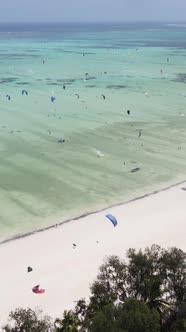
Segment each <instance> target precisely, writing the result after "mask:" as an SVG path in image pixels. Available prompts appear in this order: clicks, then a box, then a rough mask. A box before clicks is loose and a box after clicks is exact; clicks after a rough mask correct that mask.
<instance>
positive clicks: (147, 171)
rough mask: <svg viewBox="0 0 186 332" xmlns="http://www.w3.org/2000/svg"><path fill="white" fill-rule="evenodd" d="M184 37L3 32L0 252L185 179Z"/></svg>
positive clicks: (133, 28) (163, 28) (88, 29)
mask: <svg viewBox="0 0 186 332" xmlns="http://www.w3.org/2000/svg"><path fill="white" fill-rule="evenodd" d="M185 37H186V28H185V27H184V26H179V25H176V26H171V25H167V24H163V23H162V24H151V25H150V24H103V25H94V24H89V25H85V24H84V25H81V24H79V25H70V24H66V25H34V26H32V25H0V73H1V74H0V87H1V90H0V100H1V107H0V156H1V163H0V202H1V209H0V241H2V240H4V239H6V238H9V237H12V236H16V235H18V234H23V233H25V232H29V231H33V230H36V229H39V228H42V227H46V226H48V225H52V224H55V223H57V222H61V221H63V220H65V219H70V218H72V217H75V216H77V215H79V214H81V213H87V212H90V211H92V210H96V209H99V208H103V207H106V206H108V205H111V204H116V203H119V202H122V201H125V200H127V199H129V198H134V197H137V196H138V195H141V194H143V193H146V192H148V191H152V190H157V189H160V188H163V186H164V185H165V184H167V183H169V184H170V183H174V182H176V181H181V180H184V179H185V176H186V168H185V166H186V161H185V155H186V154H185V153H186V140H185V139H186V131H185V129H186V111H185V106H186V89H185V83H186V71H185V66H186V51H185ZM167 58H168V59H167ZM43 60H45V63H44V64H43ZM64 85H65V89H63V86H64ZM23 89H25V90H27V91H28V96H26V95H22V94H21V92H22V90H23ZM76 94H78V95H79V98H78V96H77V95H76ZM6 95H10V97H11V99H10V100H8V99H7V98H6ZM52 95H53V96H55V97H56V101H55V102H54V103H52V102H51V101H50V97H51V96H52ZM102 95H104V96H105V99H104V98H103V96H102ZM127 110H130V111H131V113H130V114H129V115H128V114H127ZM139 129H140V130H141V136H140V137H138V136H139ZM59 139H65V142H64V143H58V140H59ZM100 156H101V157H100ZM134 168H138V169H139V170H138V171H136V172H131V170H132V169H134Z"/></svg>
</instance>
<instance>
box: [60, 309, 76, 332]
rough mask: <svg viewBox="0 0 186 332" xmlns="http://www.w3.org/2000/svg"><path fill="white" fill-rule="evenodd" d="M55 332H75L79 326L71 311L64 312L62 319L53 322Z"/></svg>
mask: <svg viewBox="0 0 186 332" xmlns="http://www.w3.org/2000/svg"><path fill="white" fill-rule="evenodd" d="M54 325H55V332H77V331H78V328H79V326H80V321H79V318H78V316H77V315H76V314H75V313H74V312H73V311H71V310H70V311H66V310H65V311H64V314H63V318H62V319H59V318H58V319H56V320H55V323H54Z"/></svg>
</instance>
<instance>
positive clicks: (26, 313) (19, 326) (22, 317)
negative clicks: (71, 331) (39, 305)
mask: <svg viewBox="0 0 186 332" xmlns="http://www.w3.org/2000/svg"><path fill="white" fill-rule="evenodd" d="M41 314H42V312H41V311H39V310H37V311H33V310H32V309H30V308H28V309H22V308H17V309H16V310H15V311H11V313H10V315H9V321H10V322H11V324H10V325H9V324H8V325H6V326H4V327H3V331H5V332H51V331H52V324H51V320H50V317H48V316H44V317H42V315H41Z"/></svg>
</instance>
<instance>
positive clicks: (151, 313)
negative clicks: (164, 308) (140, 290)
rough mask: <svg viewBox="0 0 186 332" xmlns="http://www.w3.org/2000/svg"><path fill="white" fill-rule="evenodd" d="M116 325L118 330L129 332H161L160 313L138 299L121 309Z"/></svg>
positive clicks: (126, 303)
mask: <svg viewBox="0 0 186 332" xmlns="http://www.w3.org/2000/svg"><path fill="white" fill-rule="evenodd" d="M116 325H117V327H118V329H122V331H127V332H160V319H159V314H158V312H157V311H156V310H155V309H152V310H151V309H150V308H149V307H148V306H147V305H146V304H145V303H142V302H139V301H138V300H136V299H129V300H127V301H126V302H125V304H124V305H123V307H122V309H120V314H119V317H118V319H117V321H116ZM116 330H117V329H116Z"/></svg>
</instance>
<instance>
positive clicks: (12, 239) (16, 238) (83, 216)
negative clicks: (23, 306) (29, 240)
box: [0, 180, 186, 246]
mask: <svg viewBox="0 0 186 332" xmlns="http://www.w3.org/2000/svg"><path fill="white" fill-rule="evenodd" d="M185 182H186V180H183V181H180V182H177V183H174V184H171V185H169V186H166V187H164V188H162V189H160V190H154V191H152V192H149V193H147V194H143V195H140V196H137V197H135V198H132V199H129V200H127V201H124V202H121V203H118V204H114V205H110V206H107V207H104V208H102V209H99V210H95V211H91V212H88V213H84V214H81V215H79V216H77V217H75V218H72V219H66V220H64V221H62V222H60V223H56V224H53V225H49V226H47V227H43V228H40V229H38V230H33V231H31V232H28V233H23V234H20V235H15V236H13V237H10V238H7V239H5V240H3V241H0V246H2V245H3V244H6V243H9V242H12V241H17V240H20V239H24V238H26V237H30V236H32V235H35V234H38V233H42V232H46V231H48V230H51V229H55V228H56V227H58V226H63V225H66V224H68V223H70V222H73V221H74V220H79V219H83V218H86V217H88V216H91V215H93V214H96V213H99V212H103V211H106V210H108V209H111V208H115V207H118V206H122V205H126V204H130V203H132V202H135V201H138V200H142V199H144V198H146V197H150V196H153V195H156V194H158V193H161V192H163V191H166V190H169V189H171V188H174V187H177V186H179V185H181V184H183V183H185Z"/></svg>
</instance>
